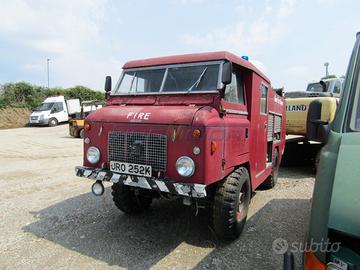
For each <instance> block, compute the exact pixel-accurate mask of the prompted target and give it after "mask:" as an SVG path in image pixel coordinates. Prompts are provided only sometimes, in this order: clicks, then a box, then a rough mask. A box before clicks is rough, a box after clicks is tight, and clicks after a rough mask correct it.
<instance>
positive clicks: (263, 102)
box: [260, 84, 268, 114]
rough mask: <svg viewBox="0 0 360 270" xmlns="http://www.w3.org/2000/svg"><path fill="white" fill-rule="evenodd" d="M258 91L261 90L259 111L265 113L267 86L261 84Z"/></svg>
mask: <svg viewBox="0 0 360 270" xmlns="http://www.w3.org/2000/svg"><path fill="white" fill-rule="evenodd" d="M260 92H261V100H260V113H262V114H267V109H268V108H267V105H268V88H267V87H266V86H265V85H263V84H261V86H260Z"/></svg>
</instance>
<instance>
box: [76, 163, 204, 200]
mask: <svg viewBox="0 0 360 270" xmlns="http://www.w3.org/2000/svg"><path fill="white" fill-rule="evenodd" d="M75 172H76V176H79V177H85V178H88V179H92V180H95V181H107V182H113V183H119V182H120V183H122V184H123V185H127V186H132V187H138V188H143V189H149V190H154V191H158V192H166V193H171V194H174V195H180V196H186V197H192V198H205V197H206V185H202V184H187V183H178V182H174V181H169V180H165V179H159V178H156V177H143V176H136V175H125V174H119V173H114V172H112V171H109V170H105V169H94V168H88V167H83V166H77V167H75Z"/></svg>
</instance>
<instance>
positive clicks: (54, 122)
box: [49, 118, 58, 127]
mask: <svg viewBox="0 0 360 270" xmlns="http://www.w3.org/2000/svg"><path fill="white" fill-rule="evenodd" d="M57 124H58V120H57V119H56V118H50V119H49V127H55V126H57Z"/></svg>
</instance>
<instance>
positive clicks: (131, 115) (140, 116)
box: [126, 112, 151, 120]
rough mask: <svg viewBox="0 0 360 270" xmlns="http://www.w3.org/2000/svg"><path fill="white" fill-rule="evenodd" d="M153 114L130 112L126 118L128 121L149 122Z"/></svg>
mask: <svg viewBox="0 0 360 270" xmlns="http://www.w3.org/2000/svg"><path fill="white" fill-rule="evenodd" d="M150 115H151V113H142V112H141V113H136V112H129V113H128V115H127V116H126V119H135V120H149V118H150Z"/></svg>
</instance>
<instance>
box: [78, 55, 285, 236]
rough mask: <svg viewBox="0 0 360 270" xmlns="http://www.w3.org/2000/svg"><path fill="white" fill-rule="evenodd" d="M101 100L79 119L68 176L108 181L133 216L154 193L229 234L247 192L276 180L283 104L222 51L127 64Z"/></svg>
mask: <svg viewBox="0 0 360 270" xmlns="http://www.w3.org/2000/svg"><path fill="white" fill-rule="evenodd" d="M111 88H112V87H111V77H107V78H106V82H105V91H106V92H107V96H108V99H107V105H106V107H104V108H102V109H99V110H97V111H95V112H93V113H92V114H90V115H89V116H88V117H87V118H86V120H85V121H86V122H85V126H84V129H85V134H84V165H83V166H78V167H76V175H77V176H80V177H85V178H89V179H91V180H93V181H95V182H94V184H93V186H92V191H93V193H94V194H95V195H102V194H103V192H104V186H103V184H102V182H103V181H110V182H112V183H113V185H112V195H113V200H114V202H115V205H116V206H117V207H118V208H119V209H120V210H121V211H123V212H125V213H128V214H132V213H138V212H141V211H143V210H145V209H146V208H148V207H149V206H150V204H151V202H152V200H153V199H154V198H161V197H167V198H175V199H176V198H179V199H181V200H182V201H183V203H184V204H185V205H192V206H194V208H196V210H197V208H199V207H202V208H203V207H207V208H208V209H210V210H211V211H212V218H213V227H214V229H215V231H216V232H217V233H218V235H219V236H221V237H223V238H228V239H234V238H236V237H238V236H239V235H240V233H241V231H242V229H243V227H244V224H245V221H246V217H247V213H248V208H249V203H250V199H251V194H252V191H254V190H255V189H256V188H258V187H259V186H263V187H266V188H271V187H273V186H274V185H275V184H276V181H277V177H278V170H279V164H280V161H281V156H282V154H283V152H284V146H285V123H286V121H285V103H284V99H283V97H282V96H281V95H280V94H278V93H276V91H274V90H273V89H272V88H271V85H270V81H269V79H268V78H267V77H266V76H265V75H263V74H262V73H261V72H260V71H259V70H258V69H256V67H254V66H253V65H252V64H251V63H250V62H249V61H247V60H246V59H242V58H240V57H237V56H235V55H234V54H231V53H229V52H213V53H200V54H188V55H179V56H169V57H160V58H152V59H145V60H137V61H130V62H128V63H126V64H125V65H124V67H123V72H122V75H121V77H120V79H119V81H118V82H117V84H116V85H115V87H114V88H113V89H112V90H111Z"/></svg>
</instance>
